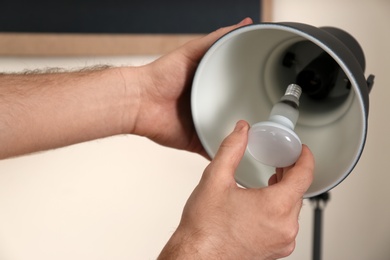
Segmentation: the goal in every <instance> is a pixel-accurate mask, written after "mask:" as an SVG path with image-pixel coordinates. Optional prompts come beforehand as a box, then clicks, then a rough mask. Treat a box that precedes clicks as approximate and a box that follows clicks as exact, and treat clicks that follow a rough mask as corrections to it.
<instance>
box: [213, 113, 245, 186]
mask: <svg viewBox="0 0 390 260" xmlns="http://www.w3.org/2000/svg"><path fill="white" fill-rule="evenodd" d="M248 130H249V125H248V123H247V122H246V121H243V120H241V121H239V122H237V124H236V127H235V128H234V130H233V132H232V133H231V134H230V135H229V136H227V137H226V138H225V139H224V140H223V142H222V144H221V146H220V147H219V150H218V152H217V154H216V155H215V157H214V159H213V160H212V162H211V163H210V165H209V169H210V170H211V171H212V172H213V175H218V178H222V179H226V180H228V181H230V180H231V179H234V173H235V170H236V168H237V166H238V164H239V163H240V161H241V159H242V157H243V155H244V153H245V149H246V146H247V143H248Z"/></svg>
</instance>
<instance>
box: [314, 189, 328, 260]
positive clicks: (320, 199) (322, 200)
mask: <svg viewBox="0 0 390 260" xmlns="http://www.w3.org/2000/svg"><path fill="white" fill-rule="evenodd" d="M329 198H330V196H329V192H325V193H322V194H320V195H317V196H315V197H312V198H310V201H311V202H312V204H313V205H314V232H313V260H321V253H322V252H321V245H322V212H323V209H324V208H325V205H326V203H327V201H328V200H329Z"/></svg>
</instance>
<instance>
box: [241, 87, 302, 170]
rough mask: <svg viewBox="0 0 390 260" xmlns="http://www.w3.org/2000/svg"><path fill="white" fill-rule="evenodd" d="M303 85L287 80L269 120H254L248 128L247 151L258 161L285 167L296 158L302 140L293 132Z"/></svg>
mask: <svg viewBox="0 0 390 260" xmlns="http://www.w3.org/2000/svg"><path fill="white" fill-rule="evenodd" d="M301 93H302V89H301V87H300V86H298V85H296V84H290V85H288V87H287V90H286V93H285V94H284V96H283V97H282V98H281V99H280V101H279V102H278V103H276V104H275V105H274V106H273V108H272V110H271V113H270V116H269V118H268V121H264V122H259V123H256V124H254V125H253V126H252V127H251V128H250V130H249V136H248V147H247V148H248V151H249V153H250V154H251V155H252V156H253V157H254V158H255V159H256V160H258V161H259V162H261V163H263V164H266V165H269V166H273V167H280V168H281V167H287V166H290V165H292V164H294V163H295V162H296V160H297V159H298V157H299V155H300V154H301V151H302V143H301V140H300V139H299V137H298V135H297V134H296V133H295V132H294V128H295V124H296V123H297V120H298V116H299V111H298V107H299V98H300V96H301Z"/></svg>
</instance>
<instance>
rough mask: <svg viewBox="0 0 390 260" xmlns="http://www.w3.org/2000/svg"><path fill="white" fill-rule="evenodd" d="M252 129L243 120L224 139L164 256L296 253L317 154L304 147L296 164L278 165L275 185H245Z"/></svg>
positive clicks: (266, 256)
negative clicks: (241, 182) (243, 169)
mask: <svg viewBox="0 0 390 260" xmlns="http://www.w3.org/2000/svg"><path fill="white" fill-rule="evenodd" d="M248 129H249V126H248V124H247V123H246V122H245V121H240V122H238V123H237V125H236V128H235V129H234V131H233V132H232V133H231V134H230V135H229V136H228V137H227V138H226V139H225V140H224V141H223V143H222V144H221V147H220V148H219V151H218V153H217V154H216V156H215V158H214V159H213V161H212V162H211V163H210V164H209V165H208V167H207V168H206V169H205V171H204V173H203V176H202V179H201V181H200V183H199V185H198V186H197V187H196V189H195V190H194V192H193V193H192V195H191V197H190V198H189V200H188V201H187V204H186V206H185V209H184V212H183V215H182V219H181V222H180V225H179V227H178V229H177V230H176V232H175V233H174V234H173V236H172V238H171V239H170V241H169V242H168V244H167V245H166V246H165V248H164V249H163V251H162V253H161V255H160V259H276V258H281V257H285V256H288V255H289V254H291V253H292V251H293V250H294V248H295V238H296V235H297V232H298V227H299V224H298V215H299V212H300V210H301V206H302V198H303V195H304V193H305V192H306V190H307V189H308V188H309V186H310V184H311V182H312V180H313V170H314V159H313V156H312V154H311V152H310V150H309V149H308V148H307V147H306V146H303V149H302V154H301V156H300V158H299V159H298V161H297V162H296V164H295V165H294V166H292V167H289V168H285V169H277V171H276V173H275V175H273V176H272V177H271V178H270V182H269V183H270V186H268V187H266V188H262V189H243V188H240V187H239V186H237V184H236V182H235V180H234V173H235V170H236V168H237V166H238V164H239V162H240V160H241V158H242V156H243V154H244V152H245V149H246V145H247V138H248Z"/></svg>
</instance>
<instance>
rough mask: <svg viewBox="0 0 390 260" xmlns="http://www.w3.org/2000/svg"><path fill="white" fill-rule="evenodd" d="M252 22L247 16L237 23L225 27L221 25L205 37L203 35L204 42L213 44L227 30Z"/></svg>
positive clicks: (209, 44)
mask: <svg viewBox="0 0 390 260" xmlns="http://www.w3.org/2000/svg"><path fill="white" fill-rule="evenodd" d="M252 23H253V21H252V19H251V18H249V17H247V18H245V19H244V20H242V21H241V22H239V23H238V24H234V25H231V26H227V27H222V28H220V29H218V30H216V31H214V32H212V33H209V34H208V35H206V36H205V37H203V40H204V43H205V44H206V45H208V46H209V47H210V46H211V44H213V43H214V42H215V41H216V40H218V39H219V38H221V37H222V36H223V35H225V34H227V33H228V32H230V31H233V30H234V29H237V28H239V27H242V26H245V25H249V24H252Z"/></svg>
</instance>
